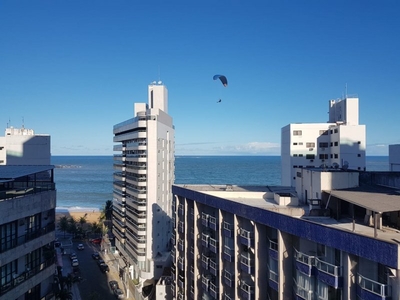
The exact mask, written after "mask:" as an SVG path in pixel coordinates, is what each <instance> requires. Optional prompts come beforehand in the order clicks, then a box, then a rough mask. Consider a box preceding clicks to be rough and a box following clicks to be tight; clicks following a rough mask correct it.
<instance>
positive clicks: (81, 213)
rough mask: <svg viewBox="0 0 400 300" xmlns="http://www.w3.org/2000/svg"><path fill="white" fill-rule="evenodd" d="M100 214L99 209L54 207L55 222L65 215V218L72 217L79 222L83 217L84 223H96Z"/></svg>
mask: <svg viewBox="0 0 400 300" xmlns="http://www.w3.org/2000/svg"><path fill="white" fill-rule="evenodd" d="M100 215H101V211H100V210H99V209H85V208H80V209H72V208H71V209H68V208H62V209H60V208H56V222H58V221H59V219H60V218H62V217H64V216H66V217H67V218H74V220H75V221H77V222H79V220H80V218H81V217H84V218H85V220H86V223H95V222H96V223H98V222H99V218H100Z"/></svg>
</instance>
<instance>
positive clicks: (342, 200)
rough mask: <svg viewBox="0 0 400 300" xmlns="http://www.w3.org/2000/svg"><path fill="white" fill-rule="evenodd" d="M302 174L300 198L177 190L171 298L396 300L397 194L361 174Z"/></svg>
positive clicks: (259, 191) (291, 193)
mask: <svg viewBox="0 0 400 300" xmlns="http://www.w3.org/2000/svg"><path fill="white" fill-rule="evenodd" d="M311 170H312V171H311ZM300 176H301V177H300V178H302V181H303V185H299V189H298V190H295V189H294V188H290V187H282V186H275V187H273V186H266V187H260V186H257V187H252V186H248V187H243V186H240V187H239V186H232V185H226V186H224V185H219V186H217V185H207V186H205V185H174V186H173V194H174V201H173V211H174V212H175V214H174V215H175V217H174V218H173V225H174V231H173V237H172V241H173V244H174V248H173V250H172V261H173V264H172V285H171V286H172V295H173V299H224V300H228V299H248V300H250V299H252V300H255V299H272V300H276V299H279V300H286V299H298V300H300V299H307V300H308V299H310V300H311V299H321V300H332V299H335V300H338V299H339V300H344V299H399V298H400V276H399V274H400V273H399V272H400V270H399V269H400V264H399V261H400V260H399V259H400V256H399V244H400V239H399V238H400V236H399V233H398V228H400V227H398V228H396V224H395V222H392V221H393V220H392V221H391V220H390V215H392V214H393V215H396V214H398V213H400V196H399V195H398V193H397V194H396V193H394V191H395V189H390V188H387V187H384V188H383V187H381V186H378V185H374V184H372V185H371V182H372V181H373V180H372V178H374V176H372V175H370V176H369V178H368V179H366V178H364V179H363V180H361V179H360V173H359V172H357V171H352V172H349V171H342V170H337V169H329V170H328V169H326V168H323V169H319V170H317V169H316V168H312V169H310V170H308V169H303V173H301V175H300ZM364 176H365V175H364ZM391 176H393V174H392V175H391ZM395 176H398V177H399V178H400V173H398V174H397V175H395ZM362 181H365V182H368V183H369V184H370V185H368V186H363V185H360V182H362ZM393 182H395V181H393ZM311 185H313V187H311ZM398 188H399V187H397V189H398ZM302 189H303V190H302ZM304 190H313V191H314V193H313V194H315V195H318V198H316V197H314V199H311V200H310V199H305V198H304V195H305V192H304ZM307 201H308V202H307Z"/></svg>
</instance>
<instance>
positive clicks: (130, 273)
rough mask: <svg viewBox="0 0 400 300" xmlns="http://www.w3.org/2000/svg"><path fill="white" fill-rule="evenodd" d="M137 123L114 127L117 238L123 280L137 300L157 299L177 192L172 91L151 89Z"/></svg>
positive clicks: (138, 109)
mask: <svg viewBox="0 0 400 300" xmlns="http://www.w3.org/2000/svg"><path fill="white" fill-rule="evenodd" d="M133 115H134V117H133V118H132V119H129V120H127V121H124V122H122V123H119V124H117V125H115V126H114V130H113V132H114V142H115V143H116V145H115V146H114V151H116V152H117V154H115V155H114V170H115V173H114V192H113V197H114V200H113V230H112V232H113V234H114V235H115V246H116V249H117V250H118V252H119V254H120V255H121V257H122V259H120V260H119V261H120V264H119V268H120V275H121V276H124V278H129V279H130V280H129V282H134V283H135V285H134V286H133V290H134V295H133V296H134V298H135V299H136V300H140V299H144V298H146V297H149V296H150V295H153V294H154V293H155V285H156V282H157V280H158V279H159V278H161V277H162V275H163V270H164V268H165V267H168V266H169V265H170V262H171V257H170V247H171V242H170V237H171V228H172V224H171V218H172V211H171V202H172V191H171V187H172V184H173V182H174V147H175V142H174V134H175V133H174V126H173V123H172V118H171V116H169V115H168V91H167V88H166V87H165V86H164V85H163V84H162V83H161V82H158V83H152V84H150V85H149V86H148V103H147V104H146V103H135V104H134V112H133Z"/></svg>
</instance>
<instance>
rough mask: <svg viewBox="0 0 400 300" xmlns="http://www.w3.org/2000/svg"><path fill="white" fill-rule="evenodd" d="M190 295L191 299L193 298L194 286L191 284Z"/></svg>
mask: <svg viewBox="0 0 400 300" xmlns="http://www.w3.org/2000/svg"><path fill="white" fill-rule="evenodd" d="M190 297H191V298H192V299H194V286H193V285H192V286H191V287H190Z"/></svg>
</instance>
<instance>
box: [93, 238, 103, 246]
mask: <svg viewBox="0 0 400 300" xmlns="http://www.w3.org/2000/svg"><path fill="white" fill-rule="evenodd" d="M102 240H103V239H102V238H97V239H93V240H91V241H90V242H91V243H92V244H95V245H100V244H101V241H102Z"/></svg>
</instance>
